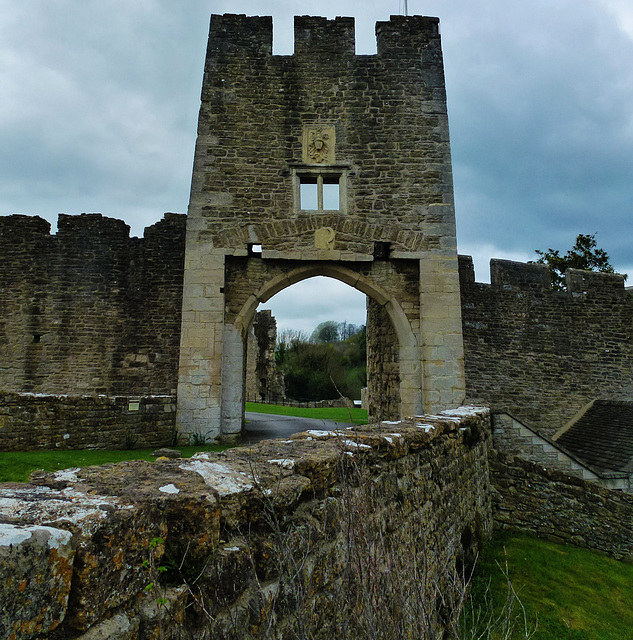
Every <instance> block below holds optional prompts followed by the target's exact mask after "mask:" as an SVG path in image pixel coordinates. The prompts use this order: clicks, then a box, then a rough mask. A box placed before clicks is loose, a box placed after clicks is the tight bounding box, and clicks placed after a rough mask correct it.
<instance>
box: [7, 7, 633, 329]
mask: <svg viewBox="0 0 633 640" xmlns="http://www.w3.org/2000/svg"><path fill="white" fill-rule="evenodd" d="M402 9H403V0H380V1H378V0H376V1H364V2H359V1H358V0H354V1H347V0H337V1H336V2H333V1H331V0H319V1H318V2H316V1H315V2H312V1H300V0H296V1H294V2H290V1H289V0H279V1H268V2H253V1H248V0H232V1H231V2H216V1H211V0H179V1H174V0H0V214H2V215H8V214H12V213H25V214H29V215H40V216H42V217H44V218H46V219H47V220H49V221H51V223H53V224H55V221H56V219H57V214H58V213H68V214H79V213H82V212H100V213H103V214H104V215H106V216H110V217H114V218H122V219H123V220H125V221H126V222H127V223H128V224H129V225H130V226H131V229H132V234H133V235H142V233H143V228H144V227H145V226H147V225H149V224H152V223H154V222H156V221H157V220H159V219H160V218H161V217H162V214H163V212H165V211H175V212H182V213H185V212H186V210H187V203H188V198H189V185H190V179H191V168H192V160H193V149H194V143H195V135H196V122H197V114H198V107H199V98H200V86H201V81H202V70H203V65H204V54H205V48H206V39H207V32H208V24H209V16H210V14H211V13H246V14H249V15H272V16H273V21H274V52H275V53H278V54H290V53H292V39H293V36H292V17H293V15H295V14H310V15H322V16H327V17H328V18H334V17H336V16H337V15H345V16H354V17H355V18H356V49H357V53H363V54H364V53H373V52H375V37H374V24H375V22H376V21H377V20H387V19H388V18H389V15H390V14H397V13H401V12H402ZM408 9H409V13H410V14H422V15H433V16H439V18H440V22H441V32H442V42H443V50H444V63H445V72H446V83H447V90H448V109H449V121H450V128H451V143H452V154H453V173H454V183H455V200H456V210H457V236H458V246H459V251H460V253H465V254H470V255H473V257H474V258H475V263H476V267H477V279H478V280H480V281H487V280H488V273H487V271H488V268H487V263H488V261H489V259H490V258H491V257H499V258H510V259H516V260H529V259H533V258H534V257H535V255H534V249H537V248H541V249H547V248H548V247H552V248H558V249H561V250H567V249H568V248H570V247H571V246H572V245H573V243H574V240H575V237H576V235H577V234H579V233H596V232H597V234H598V235H597V240H598V244H599V245H600V246H602V247H603V248H604V249H605V250H606V251H607V253H608V254H609V255H610V257H611V260H612V263H613V264H614V266H615V267H616V270H617V271H620V272H623V273H630V274H632V276H631V277H632V278H633V249H632V242H631V241H632V236H633V218H632V215H633V2H631V0H580V1H579V0H523V1H521V2H519V1H512V0H486V1H485V2H480V3H476V2H472V0H428V1H422V0H409V2H408ZM0 259H2V257H1V256H0ZM315 282H316V285H315V283H312V284H311V286H310V287H304V289H303V290H297V289H296V288H293V289H291V290H288V291H287V295H286V299H287V300H288V302H283V301H282V302H280V303H279V304H278V305H273V309H274V312H275V314H276V315H277V316H278V317H279V319H280V323H281V324H282V325H283V326H292V327H294V328H296V329H302V330H306V331H311V329H312V328H313V327H314V326H315V325H316V324H318V323H319V322H321V321H323V320H327V319H335V320H347V321H348V322H353V323H355V324H360V323H362V322H364V319H363V318H364V298H363V296H362V295H353V294H356V293H357V292H356V291H355V290H352V289H350V288H347V287H343V288H341V289H331V288H330V289H328V290H327V293H326V292H324V291H323V288H322V287H319V286H318V281H315ZM330 282H331V281H330ZM629 284H633V283H631V282H630V283H629ZM280 295H281V294H280ZM276 299H277V297H276V298H274V299H273V300H276ZM324 301H326V302H327V306H324ZM267 306H270V305H267Z"/></svg>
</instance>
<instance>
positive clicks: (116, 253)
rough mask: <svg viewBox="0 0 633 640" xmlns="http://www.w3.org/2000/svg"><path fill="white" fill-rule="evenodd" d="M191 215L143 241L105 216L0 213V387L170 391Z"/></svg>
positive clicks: (169, 219) (172, 218) (167, 221)
mask: <svg viewBox="0 0 633 640" xmlns="http://www.w3.org/2000/svg"><path fill="white" fill-rule="evenodd" d="M184 241H185V216H183V215H177V214H165V217H164V219H163V220H162V221H160V222H158V223H157V224H155V225H153V226H151V227H148V228H147V229H146V230H145V236H144V237H143V238H130V237H129V227H128V226H127V225H126V224H125V223H124V222H122V221H121V220H114V219H111V218H105V217H103V216H101V215H100V214H88V215H86V214H82V215H80V216H67V215H60V216H59V221H58V231H57V233H56V234H55V235H51V234H50V224H49V223H48V222H46V221H45V220H43V219H42V218H38V217H29V216H22V215H14V216H0V256H2V259H1V260H0V389H2V390H5V391H18V392H24V391H28V392H36V393H58V394H59V393H80V394H88V393H89V394H109V395H115V394H130V393H138V394H157V393H160V394H163V393H166V394H171V393H175V391H176V386H177V369H178V348H179V341H180V313H181V305H182V278H183V264H184Z"/></svg>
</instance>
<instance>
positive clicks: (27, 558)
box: [0, 524, 75, 640]
mask: <svg viewBox="0 0 633 640" xmlns="http://www.w3.org/2000/svg"><path fill="white" fill-rule="evenodd" d="M72 538H73V536H72V534H71V533H70V532H69V531H64V530H63V529H56V528H53V527H46V526H36V525H12V524H0V599H1V600H2V613H0V637H2V638H11V639H12V640H30V639H31V638H38V637H40V636H42V635H43V634H47V633H49V632H50V631H52V630H53V629H55V628H56V627H57V626H58V625H59V624H60V623H61V622H62V621H63V620H64V617H65V615H66V608H67V605H68V594H69V593H70V585H71V578H72V573H73V560H74V556H75V549H74V545H73V539H72Z"/></svg>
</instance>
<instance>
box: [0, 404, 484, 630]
mask: <svg viewBox="0 0 633 640" xmlns="http://www.w3.org/2000/svg"><path fill="white" fill-rule="evenodd" d="M489 443H490V430H489V416H488V413H487V411H486V410H482V409H479V410H474V409H462V410H460V411H457V412H453V413H450V412H447V413H446V414H443V415H440V416H424V417H420V418H418V419H416V420H415V421H409V422H398V423H395V422H394V423H383V424H382V426H373V427H372V426H368V427H361V428H355V429H353V430H352V429H350V430H346V431H344V432H339V433H335V434H333V433H328V432H318V431H315V432H306V433H304V434H298V435H296V436H294V437H293V438H292V439H291V440H288V441H268V442H263V443H260V444H258V445H257V446H254V447H252V448H250V449H241V448H237V449H231V450H228V451H225V452H223V453H222V454H201V455H198V456H196V457H195V458H192V459H189V460H171V461H170V460H164V461H162V462H161V461H157V462H156V463H145V462H129V463H124V464H119V465H107V466H105V467H92V468H86V469H82V470H69V471H64V472H58V473H55V474H40V475H38V476H36V477H34V478H33V479H32V481H31V483H30V484H19V485H1V486H0V522H1V523H3V524H0V576H1V577H0V597H2V602H3V610H2V614H0V637H3V638H4V637H11V638H14V639H15V640H26V639H29V640H32V639H34V638H46V639H50V640H57V639H62V638H64V639H66V638H82V639H84V640H90V639H93V638H105V637H107V638H110V639H115V640H123V639H130V638H139V639H141V638H142V639H145V638H157V637H165V638H180V637H187V638H200V639H201V638H249V637H262V634H263V633H264V630H265V629H267V628H271V629H272V632H273V633H282V630H284V631H283V633H286V634H288V635H287V636H286V637H293V632H294V631H296V630H297V628H298V627H297V625H298V624H299V623H301V624H303V625H305V627H304V629H309V630H310V632H314V633H315V634H316V635H315V636H314V637H322V638H333V637H344V636H343V633H342V632H343V628H344V627H345V626H346V627H347V635H348V636H349V635H350V634H352V635H353V631H351V630H350V624H356V623H359V624H360V623H362V622H363V620H362V618H363V616H372V615H373V616H374V617H375V619H373V622H374V623H376V624H391V623H392V622H393V618H392V617H390V616H396V618H397V620H400V619H401V618H398V616H399V615H400V613H402V615H403V616H408V615H409V614H412V615H413V614H415V615H417V616H418V619H419V620H420V626H419V628H418V629H417V630H416V633H415V637H437V638H442V637H448V635H445V634H447V632H448V628H449V627H450V624H451V621H452V620H454V617H455V615H456V613H457V611H458V608H459V607H458V606H457V605H455V602H456V601H457V600H458V597H459V592H460V590H461V587H460V586H459V582H460V578H459V573H460V569H462V568H463V567H465V565H467V564H468V563H469V562H470V561H472V559H473V557H474V554H475V553H476V551H477V550H478V548H479V546H480V545H481V543H482V540H483V539H484V538H486V537H487V536H488V534H489V533H490V530H491V504H490V499H489V498H490V485H489V475H488V462H487V455H488V449H489ZM162 566H164V567H166V568H167V569H168V570H167V571H165V572H162V571H160V570H159V567H162ZM160 576H162V579H163V584H162V586H161V585H159V577H160ZM291 577H292V579H291ZM185 580H186V581H188V583H187V584H188V586H186V585H185V584H184V582H185ZM368 590H370V591H368ZM456 591H457V593H456ZM352 593H360V594H361V595H362V594H366V595H368V596H370V595H371V597H372V598H376V597H378V599H380V598H381V597H383V596H384V597H389V598H390V602H391V603H392V604H396V605H397V606H394V607H392V608H389V607H384V608H380V606H379V607H378V608H377V609H376V608H375V607H369V608H361V609H356V610H355V611H354V613H355V615H352V613H351V610H350V606H351V605H352V604H354V603H353V602H352V603H350V597H351V596H350V594H352ZM374 601H375V600H374ZM346 607H347V609H346ZM397 620H396V621H397ZM184 629H186V630H187V631H188V633H190V634H191V635H186V636H185V635H184ZM181 632H183V634H181Z"/></svg>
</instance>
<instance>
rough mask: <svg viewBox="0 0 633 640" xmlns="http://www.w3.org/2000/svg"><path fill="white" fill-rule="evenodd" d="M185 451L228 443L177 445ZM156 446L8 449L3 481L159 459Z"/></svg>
mask: <svg viewBox="0 0 633 640" xmlns="http://www.w3.org/2000/svg"><path fill="white" fill-rule="evenodd" d="M174 448H175V449H177V450H178V451H180V452H182V455H183V457H190V456H192V455H193V454H194V453H197V452H198V451H223V450H224V449H228V448H229V447H228V446H227V445H223V446H217V445H201V446H196V447H174ZM156 449H157V447H154V448H152V449H126V450H116V451H115V450H101V449H89V450H85V451H68V450H65V451H63V450H59V449H56V450H54V451H44V450H41V451H7V452H3V453H0V482H26V481H27V480H28V479H29V476H30V475H31V473H33V471H36V470H37V469H43V470H44V471H59V470H60V469H70V468H73V467H88V466H91V465H96V464H106V463H108V462H122V461H124V460H150V461H151V460H155V458H154V456H152V455H151V453H152V451H155V450H156Z"/></svg>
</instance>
